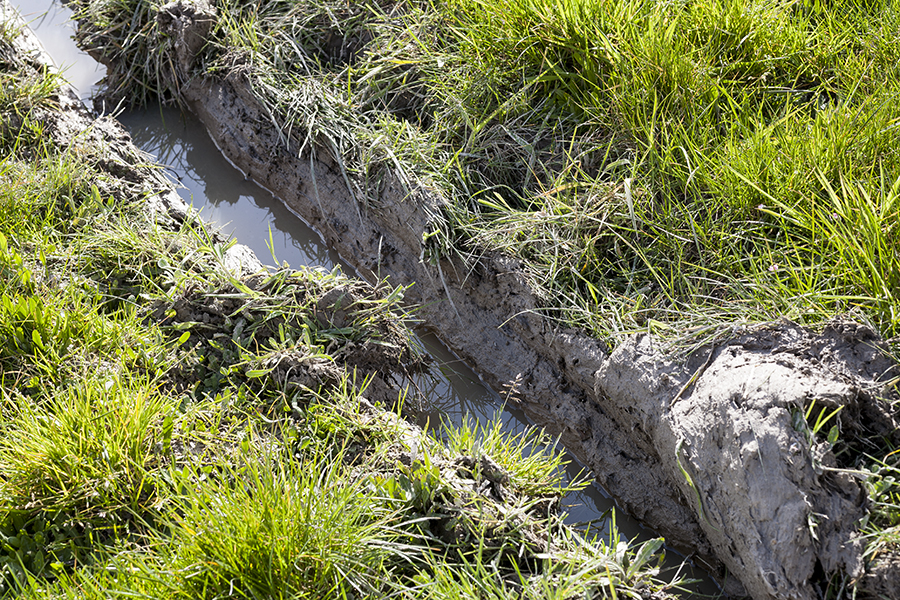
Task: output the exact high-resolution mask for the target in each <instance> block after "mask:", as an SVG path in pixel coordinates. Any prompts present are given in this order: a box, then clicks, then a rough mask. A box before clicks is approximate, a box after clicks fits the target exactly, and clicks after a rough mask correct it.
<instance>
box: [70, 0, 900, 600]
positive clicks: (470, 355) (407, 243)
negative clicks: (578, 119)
mask: <svg viewBox="0 0 900 600" xmlns="http://www.w3.org/2000/svg"><path fill="white" fill-rule="evenodd" d="M216 18H217V13H216V10H215V8H214V7H213V6H211V5H210V4H208V3H206V2H204V1H202V0H196V1H188V0H184V1H179V2H172V3H169V4H166V5H164V6H162V7H161V8H160V9H159V12H158V15H157V20H158V25H159V28H160V31H161V32H162V33H163V34H164V35H165V36H166V37H167V39H168V40H170V42H171V40H174V43H167V44H166V45H165V46H164V47H161V49H160V51H161V52H168V53H170V54H171V56H168V57H167V59H166V60H160V61H159V64H164V65H170V70H169V71H168V72H166V73H164V77H166V78H168V80H169V82H170V89H171V91H172V92H173V93H174V94H176V95H177V98H178V100H179V102H181V103H182V104H183V105H184V106H186V107H188V108H189V109H190V110H191V111H193V112H194V113H195V114H196V116H197V118H199V119H200V120H201V121H202V122H203V123H204V125H205V126H206V127H207V129H208V131H209V134H210V135H211V136H212V138H213V140H214V141H215V142H216V144H217V145H218V146H219V148H220V149H221V151H222V152H223V153H224V154H225V156H227V157H228V159H229V160H231V161H232V162H233V163H234V164H235V165H236V166H237V167H238V168H240V169H241V170H242V171H243V172H244V173H246V175H247V176H248V177H249V178H251V179H253V180H254V181H256V182H258V183H259V184H261V185H263V186H265V187H266V188H268V189H269V190H271V191H272V192H273V193H274V194H275V195H277V196H278V197H279V198H281V199H282V200H283V201H284V202H285V203H286V204H288V205H289V206H290V207H291V208H292V209H293V210H295V211H296V212H297V213H298V214H300V215H301V216H302V217H303V218H304V219H305V220H307V221H308V222H309V223H310V224H311V225H312V226H313V227H315V228H316V229H317V230H318V231H319V232H320V233H321V234H322V235H323V236H324V237H325V239H326V241H327V242H328V244H330V245H331V246H332V247H333V248H335V249H336V250H337V251H338V252H339V253H340V254H341V255H342V256H343V257H344V258H345V259H346V260H348V261H349V262H350V263H351V264H352V265H353V266H354V267H355V268H356V269H357V270H358V272H359V273H360V274H361V275H362V276H363V277H365V278H367V279H369V280H370V281H374V280H376V279H377V278H379V277H388V278H389V279H390V281H391V282H392V283H393V284H394V285H398V284H402V285H409V284H414V285H412V287H410V288H409V290H408V291H407V292H406V299H407V301H408V302H410V303H411V304H413V305H416V306H417V307H418V309H417V316H418V317H420V318H421V319H423V320H424V322H425V323H426V325H427V326H428V327H430V328H431V329H433V330H434V331H435V332H437V334H438V335H439V337H440V338H441V339H442V340H443V341H444V342H445V343H447V344H448V345H449V346H450V347H451V348H453V349H454V350H455V351H456V352H457V353H458V354H459V355H461V356H462V357H464V358H465V359H467V360H468V361H469V362H470V363H471V364H472V365H473V366H474V367H475V368H476V369H477V371H478V372H479V373H480V374H481V375H482V376H483V377H484V379H485V381H486V382H487V383H488V384H489V385H491V386H492V387H494V388H495V389H497V390H501V389H513V390H514V394H512V396H511V397H512V398H513V399H514V401H515V402H518V403H519V404H520V405H521V407H522V408H524V409H525V410H526V411H527V412H528V414H529V415H530V416H531V417H532V418H533V419H534V420H535V422H536V423H538V424H540V425H542V426H545V427H547V429H548V430H549V431H550V432H552V433H554V434H559V435H560V436H561V438H562V441H563V443H564V444H565V446H566V448H567V449H568V450H569V451H571V452H572V453H573V454H574V455H575V456H577V457H578V458H579V459H580V460H581V461H583V462H584V464H586V465H587V466H588V467H589V468H590V469H591V471H592V473H593V475H594V476H596V478H597V480H598V481H599V482H600V483H601V484H602V485H603V486H604V487H605V488H606V489H607V490H608V491H609V492H610V493H612V494H613V495H614V496H615V497H616V499H617V500H618V501H619V502H620V504H621V506H622V507H623V508H624V509H625V510H627V511H629V512H630V513H631V514H633V515H635V516H636V517H638V518H639V519H641V520H642V521H643V522H644V523H646V524H647V525H648V526H649V527H651V528H652V529H654V530H656V531H658V532H659V533H660V534H662V535H664V536H665V537H666V539H667V540H668V541H669V543H671V544H674V545H675V546H676V547H680V548H682V549H685V550H687V551H689V552H690V553H691V554H692V555H693V556H695V557H696V558H697V559H698V560H700V561H702V562H703V563H705V564H706V565H707V566H708V567H709V569H710V570H711V571H712V572H713V573H714V574H715V575H716V576H717V577H718V578H719V579H720V580H721V581H723V582H724V585H725V589H726V591H728V592H729V593H730V594H732V595H734V596H740V595H744V594H747V595H750V596H752V597H753V598H756V599H764V598H797V599H800V598H817V597H820V595H821V594H822V590H823V589H824V587H825V586H826V585H827V581H828V579H829V577H830V576H831V575H832V574H834V573H845V574H847V575H849V576H850V578H851V579H852V580H853V581H855V582H857V584H858V585H859V591H860V593H861V594H865V593H879V592H880V593H888V592H887V591H886V590H892V589H894V590H895V589H896V588H897V581H898V580H900V574H898V569H897V564H898V563H897V561H896V557H890V556H889V557H887V558H885V559H884V560H882V561H880V562H878V563H875V564H869V565H867V564H865V562H864V560H863V549H864V548H863V542H862V540H861V539H860V533H859V531H858V522H859V519H860V518H861V517H863V516H864V515H865V514H866V511H867V496H866V492H865V490H864V487H863V486H862V485H861V483H860V481H859V480H858V479H857V478H856V477H854V475H853V474H851V473H850V472H848V471H847V470H846V469H843V470H842V469H841V467H842V466H843V465H841V464H839V463H838V461H837V459H836V458H835V455H834V453H833V448H832V443H831V442H829V441H828V440H826V439H824V437H823V436H822V435H821V434H819V432H816V431H811V430H810V427H809V426H808V425H807V423H806V420H805V419H804V418H803V416H804V415H805V413H806V411H807V409H808V408H809V406H810V404H811V403H813V402H814V403H815V404H814V407H817V414H818V411H820V410H827V411H828V412H829V413H830V412H832V411H833V410H834V409H837V408H838V407H843V408H842V409H841V410H840V412H839V413H837V415H836V417H835V418H834V419H835V420H834V421H832V422H830V423H829V425H831V424H834V423H837V424H839V428H840V432H841V436H842V440H843V442H845V443H846V444H847V445H848V446H849V447H853V446H854V444H855V443H856V442H857V441H860V440H865V439H874V438H882V439H884V438H887V439H890V440H892V441H893V443H895V444H896V443H900V434H898V429H897V417H896V414H895V413H894V411H893V409H892V405H891V401H893V400H896V391H895V390H894V389H893V387H889V386H887V382H889V381H891V380H892V379H894V378H896V377H897V375H898V372H897V364H896V363H895V361H893V360H892V359H890V358H888V356H887V349H888V348H887V345H886V343H885V342H884V341H883V340H881V339H880V338H879V337H878V335H877V334H876V333H875V332H873V331H872V330H871V329H870V328H868V327H867V326H864V325H861V324H859V323H857V322H853V321H851V320H846V319H836V320H834V321H833V322H831V323H830V324H828V325H827V327H826V328H825V330H824V331H822V332H821V333H816V332H813V331H810V330H807V329H804V328H802V327H799V326H797V325H795V324H793V323H791V322H788V321H781V322H776V323H771V324H767V325H762V326H759V327H755V328H744V329H737V328H736V329H735V330H734V331H732V332H731V334H730V335H729V336H725V337H723V338H722V339H721V341H719V342H717V343H715V344H711V345H707V346H704V347H701V348H698V349H696V350H694V351H693V352H691V353H690V354H687V355H684V356H680V357H679V356H673V355H672V353H671V352H666V351H665V348H664V346H663V344H662V342H661V341H659V340H657V339H655V338H654V336H652V335H649V334H647V335H635V336H632V337H630V338H628V339H626V340H625V341H623V342H622V343H621V344H620V345H619V346H618V347H617V348H615V349H614V350H612V351H611V352H609V351H608V349H607V346H606V344H605V343H604V342H602V341H600V340H597V339H594V338H592V337H590V336H588V335H585V334H584V333H583V332H581V331H576V330H572V329H566V328H564V327H560V326H558V325H557V324H555V323H553V322H552V321H550V320H548V319H545V318H543V317H542V316H541V315H540V314H539V311H538V308H539V306H540V305H539V302H538V299H537V298H536V296H535V294H534V293H533V291H532V290H531V289H530V288H529V286H528V284H527V282H526V278H525V276H524V274H523V271H522V269H521V268H520V265H519V264H518V263H517V261H516V260H514V259H511V258H509V257H507V256H504V255H502V254H498V253H493V252H491V251H490V249H486V250H485V252H484V254H483V255H482V256H481V257H480V258H479V259H478V261H477V262H476V263H475V264H474V266H473V265H470V264H464V263H462V262H461V261H457V260H454V259H453V258H451V257H443V258H440V259H439V261H438V262H435V261H427V260H424V259H423V256H424V242H423V239H424V238H425V236H426V235H427V233H428V232H429V231H430V225H431V219H432V217H431V216H430V215H434V214H438V212H439V211H440V210H441V199H440V198H439V197H438V196H437V195H436V194H434V193H432V192H430V191H429V190H427V189H422V188H416V189H407V188H406V187H405V185H404V184H403V182H401V181H399V180H398V179H396V178H392V177H391V176H390V174H387V175H386V176H385V180H384V181H383V184H382V186H381V189H380V196H379V197H378V198H377V200H376V201H375V202H374V203H371V204H368V205H366V206H362V205H357V204H356V202H357V201H356V199H355V198H354V197H353V195H352V194H351V193H349V192H348V189H347V185H346V181H345V175H344V174H343V173H342V172H341V170H340V169H339V167H338V165H336V164H335V163H334V162H333V161H332V160H331V159H329V158H328V157H327V156H325V154H326V153H318V154H316V155H313V156H310V155H309V154H308V153H304V154H302V155H299V156H298V155H297V154H296V153H294V152H291V151H289V150H288V149H287V148H286V147H285V146H284V144H283V142H282V140H281V138H280V136H279V132H278V131H277V130H276V129H275V128H274V127H273V126H272V123H271V120H270V119H269V117H268V116H267V114H266V111H265V110H264V109H263V107H262V105H261V104H260V102H259V101H258V100H257V99H256V98H255V96H254V94H253V92H252V89H251V74H248V73H247V72H245V71H242V70H240V69H235V70H233V71H231V72H227V73H218V74H217V75H216V76H214V77H213V76H205V75H200V74H197V73H195V72H194V71H193V62H194V59H195V57H196V55H197V53H198V52H200V50H201V49H202V47H203V45H204V42H205V40H206V36H207V35H208V34H209V32H210V31H211V29H212V25H213V23H214V22H215V19H216ZM94 39H96V36H94ZM87 50H88V51H92V52H94V54H95V56H96V58H98V59H99V60H100V61H102V62H105V63H106V64H107V65H108V66H109V67H110V68H111V69H116V68H117V65H116V64H113V63H111V62H110V60H109V57H107V56H105V55H104V54H103V53H102V49H97V48H87ZM798 415H799V417H800V418H798ZM825 433H827V432H825ZM817 434H819V435H817ZM866 590H868V592H867V591H866ZM888 595H889V596H890V595H892V594H891V593H888Z"/></svg>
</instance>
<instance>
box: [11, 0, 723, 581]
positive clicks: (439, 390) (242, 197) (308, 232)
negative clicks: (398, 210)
mask: <svg viewBox="0 0 900 600" xmlns="http://www.w3.org/2000/svg"><path fill="white" fill-rule="evenodd" d="M12 4H13V5H14V6H15V7H16V8H18V9H19V11H20V12H21V13H22V14H23V16H25V18H26V20H27V21H29V23H30V24H31V27H32V29H34V30H35V31H36V33H37V34H38V37H39V38H40V40H41V42H42V43H43V44H44V47H45V48H46V49H47V51H48V52H49V53H50V55H51V56H52V57H53V58H54V60H55V61H56V62H57V64H59V65H61V66H62V67H63V68H64V69H65V70H64V76H65V78H66V79H67V80H68V81H69V82H70V83H71V84H72V85H73V86H74V87H75V88H76V89H77V90H78V91H79V94H80V95H81V96H82V98H85V99H88V98H89V97H90V95H91V93H92V92H93V91H94V90H95V89H96V84H97V82H98V81H99V80H100V79H101V78H102V77H103V75H104V72H103V68H102V67H101V66H100V65H98V64H97V63H96V62H95V61H94V60H93V59H91V58H90V57H89V56H87V55H86V54H85V53H83V52H81V51H80V50H79V49H78V48H77V46H75V44H74V42H73V41H72V39H71V34H72V25H71V23H69V22H68V21H67V19H68V18H69V17H70V15H71V11H70V10H69V9H67V8H66V7H64V6H61V5H60V4H59V3H58V2H57V1H56V0H12ZM119 120H120V121H121V122H122V124H123V125H124V126H125V127H126V128H127V129H128V131H129V132H130V133H131V136H132V139H133V140H134V142H135V144H136V145H137V146H138V147H140V148H142V149H143V150H144V151H146V152H148V153H150V154H153V155H154V156H156V157H157V159H158V161H159V162H160V163H161V164H164V165H167V168H168V169H169V174H170V175H171V176H172V177H173V178H174V179H175V180H177V181H179V182H180V183H181V184H182V185H183V186H184V189H182V190H180V193H181V195H182V197H183V198H185V200H186V201H188V203H192V204H193V206H194V208H196V209H198V210H200V211H201V215H202V216H203V217H204V219H205V220H207V221H210V222H213V223H215V224H217V225H218V226H219V227H220V228H221V229H222V230H223V232H224V233H227V234H231V235H233V236H234V237H235V238H236V239H237V240H238V241H240V242H241V243H243V244H246V245H247V246H249V247H250V248H251V249H252V250H253V251H254V252H255V253H256V255H257V257H258V258H259V259H260V260H261V261H262V262H263V263H267V264H274V263H275V262H276V260H277V262H278V263H282V262H287V263H288V264H290V266H292V267H300V266H320V267H323V268H325V269H329V270H331V269H332V268H334V267H335V266H340V267H341V268H342V270H344V272H346V273H348V274H352V273H353V270H352V269H350V268H349V267H347V265H345V264H342V262H341V260H340V257H339V256H338V255H337V254H336V253H335V252H334V251H332V250H331V249H329V248H328V247H327V246H326V245H325V244H324V243H323V241H322V238H321V237H320V236H319V235H318V234H317V233H316V232H315V231H313V230H312V229H311V228H310V227H308V226H307V225H306V224H305V223H304V222H303V220H302V219H300V218H299V217H298V216H297V215H295V214H294V213H292V212H291V211H290V210H289V209H288V208H287V207H286V206H285V205H284V204H282V203H281V202H280V201H279V200H278V199H276V198H274V197H273V196H272V194H270V193H269V192H268V191H266V190H264V189H262V188H260V187H259V186H257V185H256V184H255V183H253V182H252V181H249V180H247V179H246V178H245V177H244V176H243V174H242V173H241V172H240V171H238V170H237V169H235V168H234V167H233V166H232V165H231V164H230V163H229V162H228V161H227V160H226V159H225V158H224V157H223V156H222V155H221V153H220V152H219V150H218V149H217V148H216V146H215V144H213V142H212V140H211V139H210V138H209V136H208V135H207V133H206V131H205V130H204V129H203V127H202V126H201V125H200V124H199V123H198V122H197V121H195V120H193V119H192V118H184V117H183V115H182V114H181V113H180V112H178V111H177V110H174V109H168V108H155V109H148V110H141V111H133V112H126V113H124V114H122V115H119ZM273 254H274V258H273ZM419 341H420V342H421V344H422V347H423V348H425V349H426V350H427V351H428V352H429V353H430V354H431V355H432V356H433V357H434V359H435V361H436V364H437V365H438V366H437V367H436V368H434V369H432V370H431V372H430V373H427V374H424V375H422V376H420V377H418V378H417V380H416V385H417V386H418V387H419V389H420V391H422V392H424V393H425V394H426V397H427V398H428V399H429V400H428V402H429V408H428V410H427V411H423V412H422V414H421V417H420V421H421V423H420V424H423V425H424V424H426V423H427V424H428V425H429V426H430V427H432V428H434V427H437V426H439V424H440V423H441V421H442V419H443V420H447V421H449V422H453V423H460V422H461V421H462V420H463V419H464V418H466V415H471V417H474V418H477V419H478V420H479V421H481V422H486V421H488V420H490V419H492V418H494V417H495V415H496V414H497V411H498V410H500V411H501V413H500V419H501V421H502V422H503V423H504V427H505V428H506V429H507V430H508V431H511V432H519V431H522V430H524V429H525V428H526V427H527V426H528V420H527V418H526V417H525V415H524V414H523V413H522V412H521V411H518V410H515V409H510V408H503V399H502V398H501V397H500V396H499V395H498V394H497V393H496V392H494V391H493V390H491V389H489V388H487V387H486V386H484V385H483V384H482V383H481V381H480V380H479V379H478V377H477V375H476V374H475V373H474V372H473V371H472V370H471V369H469V368H468V367H467V366H466V365H465V363H463V362H462V361H461V360H459V359H458V358H457V357H456V356H454V355H453V354H452V353H451V352H450V351H449V350H447V348H446V347H445V346H443V344H441V342H440V341H439V340H438V339H437V338H436V337H435V336H434V335H433V334H428V333H422V334H420V335H419ZM579 472H580V467H579V466H578V465H577V463H575V462H574V460H573V461H572V462H571V463H570V465H569V468H568V470H567V473H568V477H569V478H570V479H571V478H573V477H576V476H578V474H579ZM563 505H564V506H565V507H566V511H567V513H568V517H567V520H568V522H570V523H573V524H583V525H587V524H588V523H591V524H592V530H593V531H594V532H596V533H598V534H600V535H603V534H605V533H607V532H608V531H609V524H610V511H611V509H612V508H613V506H614V503H613V502H612V500H611V499H609V498H608V497H607V496H606V494H605V493H604V492H603V491H602V490H601V489H600V488H598V487H597V486H590V487H589V488H587V489H586V490H584V491H583V492H581V493H577V494H570V495H568V496H567V497H566V498H565V499H564V501H563ZM616 526H617V527H618V529H619V531H620V534H621V535H622V536H623V537H624V538H627V539H632V538H635V537H637V538H638V539H648V538H650V537H654V536H653V534H652V532H650V531H648V530H646V529H644V528H643V527H641V526H640V525H639V524H638V523H637V521H635V520H634V519H631V518H630V517H628V516H627V515H626V514H625V513H623V512H620V511H617V512H616ZM673 554H674V553H672V552H671V551H670V552H669V555H670V559H669V560H668V561H667V564H668V565H670V566H671V567H672V568H677V567H678V565H679V564H680V563H681V560H682V559H681V558H680V557H678V556H677V554H675V555H674V556H673ZM690 571H691V570H690V569H688V572H689V573H690ZM690 576H694V577H698V578H699V577H703V578H704V579H706V581H705V583H704V584H702V585H701V586H700V587H701V588H702V591H703V593H705V594H715V593H716V588H715V586H714V584H712V583H711V582H710V581H709V579H708V578H706V577H705V576H704V575H702V574H700V573H696V572H695V573H692V574H690ZM695 589H696V590H697V591H699V589H700V588H695Z"/></svg>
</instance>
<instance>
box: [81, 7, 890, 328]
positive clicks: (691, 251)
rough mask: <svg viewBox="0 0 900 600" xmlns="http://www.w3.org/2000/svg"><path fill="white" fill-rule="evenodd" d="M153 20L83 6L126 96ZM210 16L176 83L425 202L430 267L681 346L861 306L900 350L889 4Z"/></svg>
mask: <svg viewBox="0 0 900 600" xmlns="http://www.w3.org/2000/svg"><path fill="white" fill-rule="evenodd" d="M152 4H153V3H150V2H136V1H131V2H117V3H106V2H89V3H84V5H85V6H86V9H85V10H86V12H85V14H84V15H83V17H84V19H85V25H86V26H85V28H83V29H82V31H81V35H82V38H83V40H84V41H85V43H86V45H87V46H88V47H92V48H94V49H95V50H98V51H100V52H101V53H103V52H105V53H106V54H107V56H108V58H109V59H110V60H112V61H113V62H115V63H116V64H117V65H118V68H117V70H116V71H114V73H113V76H112V77H111V83H112V84H113V88H114V89H113V92H114V93H115V94H127V95H129V97H130V98H132V99H135V100H137V101H138V102H140V101H144V100H146V99H147V98H149V97H151V96H153V95H155V94H157V93H163V94H165V93H167V89H166V88H167V85H170V84H171V80H170V79H167V78H166V76H165V75H164V73H165V72H166V70H167V65H165V64H161V63H159V62H158V61H159V60H160V56H161V54H160V53H159V52H157V51H156V50H157V48H158V46H157V42H158V41H159V40H158V39H157V38H156V28H157V24H156V22H155V21H154V20H152V19H149V18H148V17H149V16H150V14H151V13H152ZM217 10H218V11H219V12H220V14H221V16H222V18H220V19H218V20H217V22H216V27H215V31H213V32H212V34H211V40H212V42H213V43H212V44H211V45H209V46H208V47H207V49H206V51H205V52H204V60H203V62H202V64H201V65H199V67H200V69H199V70H198V71H197V72H195V73H193V74H188V75H189V76H193V75H202V74H215V73H223V74H224V73H228V72H230V71H231V70H233V69H236V68H238V69H240V70H241V71H242V72H244V73H251V74H252V75H251V78H252V80H253V83H254V88H255V92H256V94H257V95H258V96H259V98H261V99H262V100H263V101H264V102H265V103H266V105H267V106H268V108H269V109H270V110H271V115H272V118H273V119H274V120H275V122H276V123H277V124H278V125H279V126H280V127H281V128H282V130H283V132H284V136H285V140H286V141H287V140H288V139H292V140H293V141H294V142H295V143H296V144H297V146H296V147H298V148H300V147H303V146H304V144H306V145H308V144H312V143H315V144H317V145H319V147H320V149H324V150H325V151H328V152H330V153H332V154H334V155H335V156H336V157H337V158H338V160H340V161H342V162H343V164H344V165H345V166H346V168H347V169H349V170H350V171H356V172H362V173H363V174H365V175H366V176H367V177H368V180H369V182H370V184H372V186H373V188H372V189H373V190H375V191H374V193H377V180H378V170H379V169H381V168H387V169H391V170H396V171H399V172H400V173H401V177H404V178H406V179H408V180H416V179H418V180H420V181H423V182H424V183H426V184H427V185H429V186H432V187H434V188H435V189H436V190H438V191H439V192H440V193H442V194H444V195H445V196H446V197H447V198H448V199H449V200H450V202H449V204H448V206H447V210H446V211H445V212H444V214H442V215H439V219H438V220H437V221H436V224H435V230H434V235H433V236H431V237H430V238H429V239H428V242H429V249H430V252H432V253H434V254H438V255H442V254H447V253H460V254H463V255H467V256H471V255H478V254H479V253H480V252H481V251H482V250H483V249H485V248H487V249H491V250H498V249H499V250H504V251H506V252H509V253H511V254H513V255H515V256H518V257H520V258H522V259H523V260H524V264H525V265H526V268H527V269H528V271H529V273H530V275H531V280H532V284H533V285H534V286H535V287H536V288H537V289H539V290H542V292H543V295H544V301H545V310H546V311H547V313H548V314H549V315H551V316H552V317H554V318H558V319H560V320H561V321H563V322H565V323H569V324H575V325H578V326H582V327H586V328H587V329H588V330H590V331H592V332H594V333H595V334H596V335H599V336H601V337H608V336H615V335H616V334H621V333H625V332H630V331H634V330H637V329H641V328H646V327H650V328H651V329H652V330H654V331H659V332H666V331H669V332H672V331H675V332H677V334H678V335H684V334H685V333H690V332H691V331H692V328H694V327H701V326H716V325H722V324H727V325H729V326H730V325H732V324H734V323H735V322H751V323H752V322H760V321H766V320H771V319H774V318H777V317H780V316H787V317H790V318H792V319H795V320H798V321H800V322H802V323H810V324H814V323H820V322H822V321H824V320H827V319H828V318H830V317H831V316H833V315H835V314H838V313H842V312H847V311H851V310H852V311H855V312H857V314H859V315H860V316H862V317H863V318H866V319H869V320H871V321H872V322H873V323H875V324H876V326H877V327H878V328H879V329H880V331H881V332H882V333H885V334H887V335H888V336H890V335H893V334H895V333H896V331H897V325H898V316H897V314H896V308H895V307H896V305H897V298H896V294H897V289H898V257H897V247H896V244H897V242H896V240H895V237H896V231H895V228H896V223H897V219H896V213H897V208H896V198H897V194H898V189H897V187H898V184H897V182H898V181H900V158H898V155H897V150H896V148H897V147H898V135H900V134H898V133H897V131H898V129H897V122H898V119H900V112H898V111H900V108H898V106H897V103H896V102H894V101H893V99H894V98H896V96H897V93H898V86H900V83H898V74H897V67H896V65H897V64H898V60H900V56H898V52H900V50H898V49H897V45H896V44H895V43H893V41H894V39H895V37H896V33H897V30H898V27H900V23H898V19H900V17H898V16H897V15H898V14H900V11H898V10H897V6H896V4H895V3H894V2H893V1H890V0H887V1H878V2H856V1H852V0H848V1H841V2H830V3H820V2H808V1H804V2H799V1H796V0H789V1H787V0H786V1H762V2H749V3H748V2H738V1H732V0H709V1H704V2H699V3H698V2H692V3H684V2H660V1H658V0H629V1H627V2H603V1H598V0H578V1H576V2H555V1H546V0H502V1H499V2H483V1H480V0H449V1H447V2H434V3H431V2H427V3H404V2H400V3H394V2H391V3H387V4H356V3H354V4H351V5H349V6H348V5H345V4H341V3H329V2H322V1H319V2H313V1H301V2H293V1H291V2H289V1H284V0H273V1H268V2H263V3H258V2H249V3H247V2H238V1H230V0H229V1H224V2H219V3H217ZM132 16H134V17H135V20H134V21H133V20H132ZM145 19H146V20H145ZM94 35H96V37H95V38H93V39H92V36H94ZM360 148H365V149H366V150H364V151H361V150H360ZM363 192H365V190H363Z"/></svg>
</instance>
